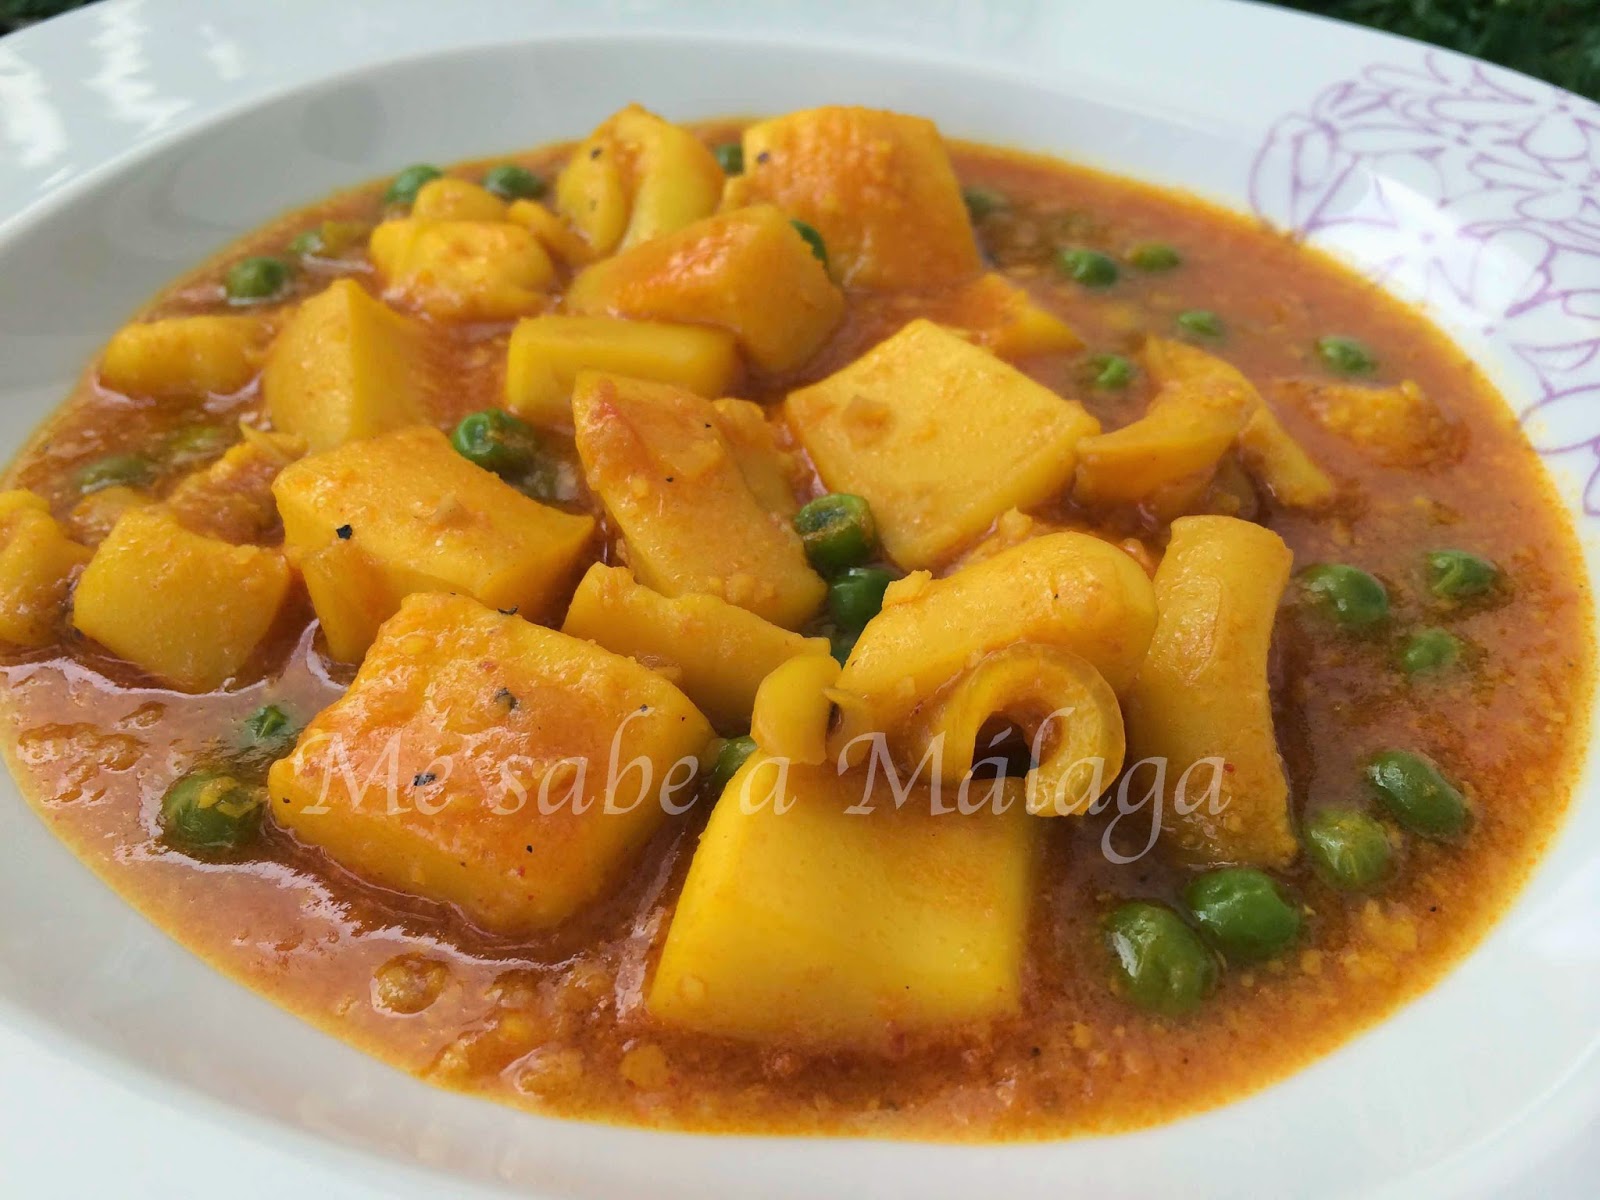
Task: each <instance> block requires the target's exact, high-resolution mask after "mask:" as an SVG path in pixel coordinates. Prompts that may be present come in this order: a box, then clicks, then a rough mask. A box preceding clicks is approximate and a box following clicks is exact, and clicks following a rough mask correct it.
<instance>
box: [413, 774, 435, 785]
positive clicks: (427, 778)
mask: <svg viewBox="0 0 1600 1200" xmlns="http://www.w3.org/2000/svg"><path fill="white" fill-rule="evenodd" d="M438 778H439V777H438V776H437V775H435V774H434V773H433V772H432V771H424V772H423V773H422V774H421V775H414V776H412V779H411V786H412V787H427V786H428V785H429V784H430V783H433V782H434V781H435V780H437V779H438Z"/></svg>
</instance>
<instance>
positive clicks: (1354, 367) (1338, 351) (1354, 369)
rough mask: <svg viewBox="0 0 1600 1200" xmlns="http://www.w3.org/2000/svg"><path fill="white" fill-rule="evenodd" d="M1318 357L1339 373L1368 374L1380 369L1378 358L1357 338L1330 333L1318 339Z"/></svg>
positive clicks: (1326, 365)
mask: <svg viewBox="0 0 1600 1200" xmlns="http://www.w3.org/2000/svg"><path fill="white" fill-rule="evenodd" d="M1317 357H1318V358H1320V359H1321V360H1322V365H1323V366H1325V367H1327V368H1328V370H1330V371H1333V372H1334V373H1335V374H1339V375H1366V374H1369V373H1370V372H1372V371H1376V370H1377V369H1378V360H1377V359H1376V358H1374V357H1373V356H1372V351H1370V350H1368V349H1367V348H1366V347H1365V346H1364V345H1362V344H1361V343H1360V342H1358V341H1356V339H1355V338H1351V337H1337V336H1334V335H1331V334H1330V335H1329V336H1328V337H1320V338H1318V339H1317Z"/></svg>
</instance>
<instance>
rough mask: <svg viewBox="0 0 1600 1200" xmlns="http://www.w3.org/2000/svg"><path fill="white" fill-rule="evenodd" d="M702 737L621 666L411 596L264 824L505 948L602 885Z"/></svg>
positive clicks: (700, 724)
mask: <svg viewBox="0 0 1600 1200" xmlns="http://www.w3.org/2000/svg"><path fill="white" fill-rule="evenodd" d="M710 737H711V729H710V727H709V726H708V725H707V724H706V721H705V718H704V717H702V716H701V715H700V714H699V713H698V712H696V711H695V708H694V706H693V705H692V704H690V703H689V701H688V699H687V698H685V697H684V696H683V694H682V693H681V692H679V691H678V690H677V689H676V688H674V687H673V686H672V685H671V684H670V683H668V682H667V681H666V680H664V679H662V678H661V677H660V676H659V675H656V674H654V673H653V672H651V671H648V670H646V669H645V668H644V667H641V666H639V665H638V664H637V663H634V662H631V661H629V660H628V659H626V658H622V657H620V656H618V655H615V654H611V653H609V652H607V651H605V650H602V649H600V648H599V647H597V646H593V645H590V644H589V643H588V642H583V641H579V640H578V639H577V638H571V637H567V636H566V635H565V634H561V633H557V632H555V631H554V630H550V629H544V628H541V627H539V626H537V625H533V624H530V623H529V622H527V621H524V620H522V619H521V618H519V617H512V616H504V615H501V614H499V613H496V612H494V611H492V610H491V609H489V608H486V607H484V606H483V605H482V604H479V603H478V602H477V601H475V600H471V599H469V598H467V597H465V596H448V595H443V594H438V593H433V594H424V595H415V596H411V597H409V598H408V599H407V600H406V601H405V603H404V604H403V605H402V606H401V608H400V611H399V613H398V614H397V615H396V616H395V617H394V618H393V619H392V620H390V621H389V622H388V623H386V624H385V625H384V627H383V632H382V634H381V635H380V637H379V638H378V640H377V641H376V642H375V643H374V644H373V647H372V651H371V653H370V654H368V656H367V660H366V662H365V663H364V664H363V665H362V668H361V670H360V672H359V673H358V674H357V675H356V679H355V683H354V684H352V685H351V688H350V690H349V691H348V692H347V693H346V694H345V695H344V696H343V697H342V698H341V699H339V700H338V701H336V702H335V703H334V704H333V705H332V706H331V707H330V708H327V709H325V710H323V711H322V712H321V713H319V714H318V715H317V717H316V718H315V719H314V720H313V721H312V722H311V724H310V725H308V726H307V727H306V729H305V731H304V732H303V733H302V734H301V735H300V740H299V743H298V744H297V745H296V747H295V750H294V753H293V754H292V755H290V756H289V757H288V758H284V759H280V760H279V761H278V762H277V763H275V764H273V767H272V771H271V774H270V776H269V778H268V791H269V793H270V795H271V801H272V803H271V809H272V812H273V815H274V816H275V817H276V818H277V820H278V821H279V822H280V823H282V824H283V825H285V826H286V827H288V828H289V829H291V830H293V832H294V834H295V836H296V837H298V838H299V839H300V840H301V841H303V842H307V843H309V844H311V845H313V846H320V847H321V848H322V849H323V850H324V851H326V852H327V853H328V855H329V856H330V857H332V858H333V859H334V861H336V862H338V863H339V864H340V865H342V866H344V867H345V868H347V869H348V870H350V871H353V872H354V873H355V874H357V875H359V876H361V877H362V878H364V879H367V880H370V881H371V882H373V883H376V884H378V885H379V886H381V887H387V888H392V889H394V890H396V891H400V892H406V893H408V894H411V895H417V896H424V897H427V898H428V899H431V900H437V901H442V902H445V903H448V904H454V905H457V906H458V907H459V908H460V909H461V910H462V911H463V912H464V913H465V914H466V915H467V917H468V919H470V920H471V921H473V922H474V923H475V924H477V925H479V926H481V927H482V928H484V929H487V930H489V931H491V932H494V933H499V934H506V935H510V936H517V935H525V934H528V933H532V932H536V931H538V930H541V929H547V928H549V927H551V926H554V925H556V924H559V923H560V922H561V921H564V920H566V919H567V918H568V917H570V916H571V915H573V914H574V913H575V912H577V911H578V910H579V909H580V908H582V907H583V906H584V905H586V904H588V903H589V902H591V901H592V900H594V899H596V898H598V897H599V896H600V895H601V894H602V893H603V892H604V891H605V889H606V887H607V886H609V885H610V884H612V883H613V882H614V881H615V880H616V878H617V874H618V872H619V871H621V870H622V869H623V868H624V867H625V866H626V865H627V862H628V860H629V858H630V857H631V856H632V855H633V853H634V852H635V851H636V850H637V849H638V848H639V847H640V846H641V845H642V844H643V842H644V841H645V840H646V839H647V838H648V837H649V836H650V834H651V833H653V832H654V831H655V830H656V829H657V828H658V827H659V826H660V825H661V823H662V821H663V819H664V816H665V813H666V811H667V810H666V807H665V806H666V805H667V804H672V805H674V806H676V805H678V804H682V803H685V802H686V792H684V791H683V790H682V789H685V787H686V785H687V784H688V782H689V781H690V780H691V779H692V778H693V777H694V774H695V770H696V768H697V766H698V762H697V756H698V755H699V754H700V752H701V751H702V750H703V748H704V747H705V745H706V742H707V739H709V738H710Z"/></svg>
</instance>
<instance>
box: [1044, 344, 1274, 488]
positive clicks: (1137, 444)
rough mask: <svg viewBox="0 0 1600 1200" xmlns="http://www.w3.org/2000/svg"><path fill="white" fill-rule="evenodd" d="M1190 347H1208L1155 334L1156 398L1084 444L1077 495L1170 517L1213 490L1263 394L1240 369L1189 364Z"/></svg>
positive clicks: (1150, 362)
mask: <svg viewBox="0 0 1600 1200" xmlns="http://www.w3.org/2000/svg"><path fill="white" fill-rule="evenodd" d="M1180 350H1181V351H1183V352H1184V353H1183V356H1179V354H1177V353H1176V352H1177V351H1180ZM1189 353H1200V352H1198V351H1191V350H1190V348H1189V347H1180V346H1179V345H1178V344H1177V343H1173V342H1163V341H1162V340H1160V339H1158V338H1153V339H1151V341H1150V344H1149V345H1148V346H1147V347H1146V350H1145V362H1146V367H1147V369H1148V370H1149V372H1150V375H1151V378H1152V379H1154V380H1155V382H1156V389H1157V390H1156V394H1155V398H1154V399H1152V400H1151V401H1150V407H1149V409H1147V410H1146V412H1145V414H1144V416H1142V417H1140V418H1139V419H1138V420H1137V421H1134V422H1133V423H1132V424H1131V425H1125V426H1123V427H1122V428H1121V429H1115V430H1112V431H1111V432H1110V433H1102V434H1099V435H1098V436H1096V437H1090V438H1084V439H1083V440H1082V441H1081V442H1079V443H1078V475H1077V479H1076V481H1075V482H1074V484H1073V494H1074V495H1075V496H1076V497H1077V498H1078V499H1079V500H1081V501H1083V502H1084V503H1085V504H1092V505H1110V504H1139V505H1143V506H1145V507H1147V508H1149V509H1151V510H1152V511H1153V512H1155V513H1156V514H1157V515H1158V516H1163V517H1170V516H1173V515H1176V514H1178V513H1181V512H1183V511H1185V510H1186V509H1187V508H1188V507H1189V506H1190V505H1191V504H1193V502H1194V501H1195V500H1196V499H1197V498H1198V497H1199V496H1200V494H1201V493H1203V492H1204V491H1205V489H1206V487H1207V485H1209V484H1210V482H1211V478H1212V476H1213V475H1215V474H1216V470H1217V463H1218V462H1219V461H1220V460H1221V458H1222V456H1223V455H1224V454H1226V453H1227V452H1228V449H1229V448H1230V447H1231V446H1232V445H1233V443H1234V439H1235V438H1237V437H1238V436H1239V431H1240V430H1242V429H1243V428H1244V427H1245V423H1246V422H1247V421H1248V420H1249V419H1250V416H1251V414H1252V412H1254V410H1255V409H1256V408H1257V407H1259V405H1260V397H1259V396H1257V395H1256V391H1255V389H1254V388H1253V387H1251V386H1250V384H1249V382H1248V381H1247V380H1246V379H1245V378H1244V377H1243V376H1242V375H1237V373H1236V372H1232V374H1233V375H1234V376H1235V377H1229V374H1227V373H1223V372H1219V371H1215V370H1211V369H1209V367H1208V368H1207V369H1203V370H1200V371H1192V372H1191V371H1189V370H1186V369H1185V367H1187V366H1188V365H1189V362H1190V360H1188V359H1187V355H1188V354H1189ZM1202 357H1204V358H1206V359H1210V357H1211V356H1210V355H1202ZM1213 361H1219V360H1213ZM1220 365H1223V366H1226V364H1220ZM1229 371H1230V372H1231V368H1230V369H1229Z"/></svg>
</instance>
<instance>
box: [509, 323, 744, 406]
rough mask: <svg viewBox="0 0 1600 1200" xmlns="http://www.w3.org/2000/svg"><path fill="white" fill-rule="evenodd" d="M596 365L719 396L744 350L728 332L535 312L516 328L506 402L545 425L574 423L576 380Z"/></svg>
mask: <svg viewBox="0 0 1600 1200" xmlns="http://www.w3.org/2000/svg"><path fill="white" fill-rule="evenodd" d="M591 369H592V370H596V371H606V372H609V373H611V374H614V375H631V376H632V377H634V378H635V379H654V380H656V381H658V382H660V383H675V384H677V385H678V386H679V387H685V388H688V389H689V390H690V391H691V392H695V393H697V394H699V395H701V396H716V395H720V394H721V393H723V392H725V391H727V390H728V389H729V388H730V387H732V386H733V383H734V381H735V380H736V379H737V378H738V375H739V352H738V349H737V348H736V347H735V345H734V340H733V335H732V334H731V333H729V332H728V331H727V330H725V329H709V328H706V327H705V326H701V325H669V324H666V323H664V322H660V321H623V320H619V319H618V318H616V317H568V316H555V315H546V316H540V317H529V318H528V319H527V320H523V321H518V322H517V327H516V328H515V329H514V330H512V331H511V344H510V348H509V349H508V350H507V351H506V393H505V394H506V407H507V408H508V409H510V410H511V411H512V412H514V413H516V414H517V415H518V416H520V417H523V418H525V419H527V420H529V421H532V422H534V423H535V424H538V425H548V426H555V427H560V428H571V426H572V381H573V379H575V378H576V377H577V374H578V372H579V371H583V370H591Z"/></svg>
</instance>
